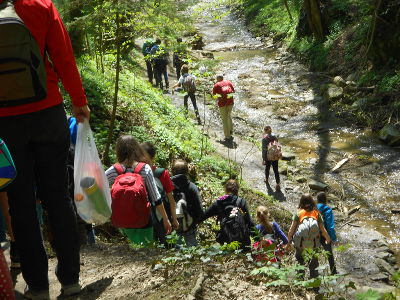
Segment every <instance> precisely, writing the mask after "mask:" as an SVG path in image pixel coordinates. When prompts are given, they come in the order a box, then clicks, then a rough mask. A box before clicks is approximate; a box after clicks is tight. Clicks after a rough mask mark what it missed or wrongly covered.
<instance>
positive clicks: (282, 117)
mask: <svg viewBox="0 0 400 300" xmlns="http://www.w3.org/2000/svg"><path fill="white" fill-rule="evenodd" d="M278 120H282V121H287V120H289V116H288V115H283V116H278Z"/></svg>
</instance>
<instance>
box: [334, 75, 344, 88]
mask: <svg viewBox="0 0 400 300" xmlns="http://www.w3.org/2000/svg"><path fill="white" fill-rule="evenodd" d="M333 83H334V84H336V85H337V86H340V87H345V86H346V81H345V80H344V79H343V78H342V77H340V76H335V78H333Z"/></svg>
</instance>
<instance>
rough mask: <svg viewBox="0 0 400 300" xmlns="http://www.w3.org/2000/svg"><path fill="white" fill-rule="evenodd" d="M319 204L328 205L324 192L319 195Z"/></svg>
mask: <svg viewBox="0 0 400 300" xmlns="http://www.w3.org/2000/svg"><path fill="white" fill-rule="evenodd" d="M317 202H318V203H323V204H326V194H325V193H324V192H321V193H318V195H317Z"/></svg>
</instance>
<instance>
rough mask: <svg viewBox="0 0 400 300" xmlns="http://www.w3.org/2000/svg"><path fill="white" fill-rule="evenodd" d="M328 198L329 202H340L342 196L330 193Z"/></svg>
mask: <svg viewBox="0 0 400 300" xmlns="http://www.w3.org/2000/svg"><path fill="white" fill-rule="evenodd" d="M326 198H327V199H328V202H333V203H337V202H340V198H339V197H338V196H336V195H334V194H328V195H327V196H326Z"/></svg>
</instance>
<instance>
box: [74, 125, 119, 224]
mask: <svg viewBox="0 0 400 300" xmlns="http://www.w3.org/2000/svg"><path fill="white" fill-rule="evenodd" d="M74 181H75V191H74V198H75V199H74V200H75V204H76V208H77V210H78V214H79V216H80V217H81V218H82V219H83V220H85V221H86V222H88V223H96V224H103V223H105V222H107V221H108V220H109V218H110V216H111V194H110V189H109V187H108V181H107V178H106V175H105V173H104V170H103V166H102V164H101V162H100V159H99V154H98V152H97V148H96V144H95V142H94V138H93V133H92V130H91V129H90V125H89V122H88V121H87V120H85V122H83V123H79V124H78V135H77V138H76V146H75V161H74Z"/></svg>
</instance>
